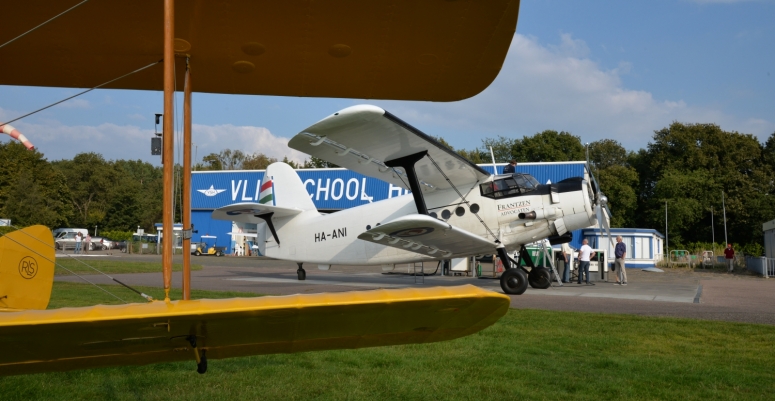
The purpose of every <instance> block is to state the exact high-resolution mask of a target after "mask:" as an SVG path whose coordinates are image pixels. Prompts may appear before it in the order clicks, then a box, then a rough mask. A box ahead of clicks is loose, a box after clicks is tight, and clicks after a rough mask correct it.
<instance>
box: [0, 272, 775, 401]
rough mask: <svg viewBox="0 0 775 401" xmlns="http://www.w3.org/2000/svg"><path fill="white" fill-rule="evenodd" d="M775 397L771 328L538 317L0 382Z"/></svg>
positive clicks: (292, 393) (242, 391) (160, 390)
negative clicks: (372, 342)
mask: <svg viewBox="0 0 775 401" xmlns="http://www.w3.org/2000/svg"><path fill="white" fill-rule="evenodd" d="M70 285H73V284H66V285H65V283H56V284H55V294H54V297H57V296H59V295H60V294H63V293H67V292H72V291H77V290H78V288H77V287H69V286H70ZM78 286H81V287H82V286H83V285H81V284H78ZM149 291H150V290H149ZM196 295H197V296H208V297H215V296H220V295H222V294H219V293H215V292H209V293H208V292H200V293H197V294H196ZM233 295H234V294H230V295H227V296H233ZM240 295H243V294H240ZM86 300H87V296H85V295H84V298H79V299H77V300H73V301H68V302H73V303H75V302H77V303H78V304H79V305H80V304H82V303H83V302H85V301H86ZM52 301H53V298H52ZM57 302H59V301H57ZM100 302H102V301H100ZM58 305H59V306H63V305H64V302H60V303H59V304H58ZM773 394H775V327H772V326H765V325H751V324H739V323H725V322H712V321H700V320H687V319H670V318H652V317H639V316H627V315H603V314H589V313H573V312H553V311H538V310H510V311H509V312H508V314H507V315H506V316H505V317H504V318H502V319H501V320H500V321H499V322H498V323H496V324H495V325H494V326H492V327H490V328H488V329H486V330H484V331H482V332H480V333H478V334H475V335H472V336H469V337H465V338H461V339H458V340H454V341H448V342H443V343H436V344H426V345H407V346H394V347H384V348H371V349H362V350H342V351H326V352H313V353H303V354H294V355H266V356H253V357H244V358H235V359H227V360H210V361H209V371H208V373H207V374H205V375H198V374H197V373H196V372H195V364H194V362H190V363H167V364H158V365H151V366H143V367H121V368H107V369H93V370H86V371H77V372H66V373H51V374H39V375H29V376H11V377H0V395H2V399H3V400H30V399H35V400H62V399H78V400H86V399H117V400H208V401H209V400H254V399H256V400H257V399H262V400H264V399H266V400H308V399H316V400H342V399H351V400H361V399H363V400H373V399H387V400H397V399H398V400H402V399H409V400H434V401H437V400H457V399H460V400H491V399H504V400H535V399H550V400H554V399H588V400H599V399H607V400H620V399H632V400H650V399H672V400H708V399H725V400H728V399H760V400H765V399H772V397H773Z"/></svg>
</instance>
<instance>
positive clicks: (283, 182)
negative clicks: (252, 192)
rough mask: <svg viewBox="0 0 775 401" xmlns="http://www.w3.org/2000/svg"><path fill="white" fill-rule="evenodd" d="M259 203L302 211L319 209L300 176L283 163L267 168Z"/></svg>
mask: <svg viewBox="0 0 775 401" xmlns="http://www.w3.org/2000/svg"><path fill="white" fill-rule="evenodd" d="M259 203H263V204H270V205H274V206H282V207H293V208H298V209H302V210H316V209H317V208H316V207H315V204H314V203H313V202H312V199H311V198H310V196H309V193H307V189H306V187H305V186H304V183H303V182H302V181H301V178H300V177H299V174H297V173H296V170H294V169H293V167H291V166H289V165H287V164H285V163H283V162H277V163H273V164H271V165H269V167H267V168H266V173H265V174H264V179H263V180H262V182H261V195H260V196H259Z"/></svg>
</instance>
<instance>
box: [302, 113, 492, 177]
mask: <svg viewBox="0 0 775 401" xmlns="http://www.w3.org/2000/svg"><path fill="white" fill-rule="evenodd" d="M288 146H290V147H291V148H293V149H296V150H299V151H302V152H305V153H307V154H309V155H312V156H315V157H317V158H319V159H323V160H325V161H327V162H330V163H333V164H336V165H339V166H342V167H345V168H347V169H349V170H353V171H356V172H358V173H361V174H364V175H367V176H370V177H374V178H378V179H380V180H383V181H387V182H389V183H391V184H393V185H396V186H401V187H404V188H406V189H409V182H408V181H407V179H406V175H405V174H404V173H403V171H402V169H400V168H396V169H391V168H389V167H387V166H386V165H385V162H387V161H390V160H393V159H397V158H400V157H403V156H408V155H411V154H415V153H418V152H422V151H427V152H428V155H427V156H426V157H424V158H422V159H421V160H420V161H418V162H417V164H415V170H416V172H417V177H418V179H419V180H420V187H421V188H423V191H424V192H427V191H430V190H434V189H436V188H449V187H450V182H451V183H452V184H454V185H455V186H456V187H458V188H459V189H460V190H461V192H465V191H468V189H470V188H471V186H473V185H474V184H475V183H477V182H480V181H483V180H484V179H486V178H488V177H489V176H490V174H489V173H488V172H487V171H485V170H483V169H482V168H480V167H479V166H477V165H476V164H474V163H471V162H470V161H468V160H466V159H465V158H464V157H462V156H460V155H458V154H457V153H455V152H453V151H452V150H450V149H448V148H447V147H446V146H444V145H442V144H440V143H439V142H437V141H436V140H434V139H433V138H431V137H429V136H428V135H426V134H424V133H422V132H421V131H420V130H418V129H417V128H414V127H412V126H411V125H409V124H407V123H405V122H404V121H402V120H400V119H398V118H397V117H396V116H394V115H392V114H390V113H389V112H387V111H385V110H383V109H382V108H379V107H377V106H371V105H359V106H353V107H348V108H346V109H344V110H341V111H339V112H337V113H334V114H332V115H330V116H328V117H326V118H324V119H323V120H321V121H319V122H317V123H316V124H314V125H312V126H311V127H309V128H307V129H305V130H304V131H302V132H301V133H299V134H297V135H296V136H294V137H293V138H292V139H291V141H290V142H289V143H288ZM434 162H435V164H434ZM437 166H438V167H437ZM447 179H449V181H448V180H447Z"/></svg>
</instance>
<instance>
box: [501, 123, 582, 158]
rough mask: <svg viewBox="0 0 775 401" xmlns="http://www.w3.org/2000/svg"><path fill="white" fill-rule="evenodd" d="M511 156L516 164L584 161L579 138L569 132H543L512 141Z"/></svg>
mask: <svg viewBox="0 0 775 401" xmlns="http://www.w3.org/2000/svg"><path fill="white" fill-rule="evenodd" d="M511 155H512V156H513V157H514V159H515V160H517V162H562V161H575V160H586V156H585V151H584V146H583V145H582V144H581V138H580V137H578V136H575V135H571V134H570V133H569V132H565V131H561V132H557V131H553V130H545V131H542V132H539V133H537V134H535V135H533V136H525V137H524V138H522V140H518V141H514V143H513V144H512V146H511Z"/></svg>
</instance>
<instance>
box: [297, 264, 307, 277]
mask: <svg viewBox="0 0 775 401" xmlns="http://www.w3.org/2000/svg"><path fill="white" fill-rule="evenodd" d="M296 264H297V265H299V269H298V270H296V276H297V277H298V278H299V280H306V279H307V271H306V270H304V268H303V267H301V265H302V263H296Z"/></svg>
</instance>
